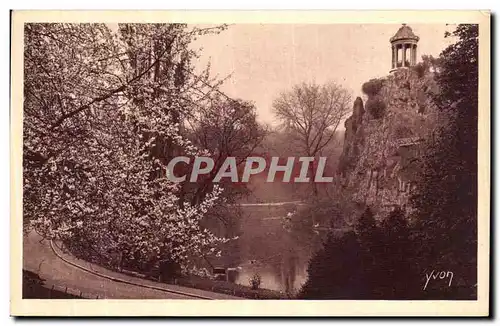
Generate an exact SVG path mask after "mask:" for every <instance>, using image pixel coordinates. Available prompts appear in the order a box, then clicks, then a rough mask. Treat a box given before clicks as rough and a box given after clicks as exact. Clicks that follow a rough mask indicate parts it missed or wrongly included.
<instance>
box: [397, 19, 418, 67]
mask: <svg viewBox="0 0 500 326" xmlns="http://www.w3.org/2000/svg"><path fill="white" fill-rule="evenodd" d="M419 39H420V38H419V37H418V36H417V35H415V34H414V33H413V31H412V30H411V27H410V26H408V25H406V24H403V26H401V27H400V28H399V30H398V31H397V32H396V34H395V35H394V36H393V37H391V39H390V41H391V46H392V69H391V72H393V71H395V70H396V69H398V68H405V67H411V66H413V65H415V64H416V63H417V43H418V40H419Z"/></svg>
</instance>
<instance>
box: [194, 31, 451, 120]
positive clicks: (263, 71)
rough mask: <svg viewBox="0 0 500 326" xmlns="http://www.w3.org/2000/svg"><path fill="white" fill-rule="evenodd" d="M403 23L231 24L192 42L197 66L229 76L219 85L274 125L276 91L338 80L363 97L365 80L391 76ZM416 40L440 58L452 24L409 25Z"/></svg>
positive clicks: (425, 51)
mask: <svg viewBox="0 0 500 326" xmlns="http://www.w3.org/2000/svg"><path fill="white" fill-rule="evenodd" d="M400 26H401V25H392V24H391V25H389V24H364V25H350V24H349V25H347V24H335V25H333V24H332V25H315V24H309V25H288V24H287V25H284V24H281V25H280V24H272V25H271V24H266V25H257V24H254V25H249V24H248V25H247V24H238V25H231V26H229V28H228V29H227V30H226V31H224V32H222V33H221V34H219V35H207V36H203V37H201V38H200V39H199V40H198V41H196V43H195V46H196V47H202V48H203V51H202V55H201V58H200V60H199V62H198V63H197V66H198V67H199V68H200V69H201V68H203V67H205V66H206V64H207V63H208V61H210V62H211V72H212V74H218V75H219V77H225V76H227V75H229V74H231V75H232V77H231V78H230V79H229V80H228V81H227V82H226V83H225V85H223V86H222V90H223V91H224V92H225V93H226V94H228V95H229V96H231V97H234V98H242V99H245V100H250V101H253V102H254V103H255V105H256V106H257V112H258V115H259V120H260V121H262V122H269V123H273V124H274V123H275V120H274V117H273V115H272V112H271V107H272V102H273V99H274V98H275V97H276V96H277V94H279V92H280V91H283V90H287V89H290V88H291V86H293V85H294V84H297V83H301V82H311V81H315V82H317V83H323V82H326V81H329V80H333V81H336V82H337V83H340V84H342V85H343V86H344V87H346V88H347V89H349V90H350V91H351V92H352V95H353V100H354V99H355V98H356V96H361V95H362V94H361V85H362V84H363V83H364V82H366V81H367V80H369V79H371V78H375V77H381V76H385V75H388V74H389V70H390V68H391V46H390V43H389V38H390V37H391V36H393V35H394V34H395V33H396V31H397V30H398V29H399V27H400ZM409 26H410V27H411V28H412V29H413V32H414V33H415V34H416V35H418V36H419V37H420V41H419V42H418V47H417V52H418V53H417V57H418V58H419V60H420V58H421V56H422V55H423V54H430V55H433V56H438V55H439V53H440V52H441V51H442V50H443V49H444V48H445V47H446V46H447V45H448V44H450V42H451V40H450V39H449V38H448V39H445V38H444V33H445V31H447V30H448V31H452V30H454V28H455V26H453V25H451V26H446V25H432V24H409Z"/></svg>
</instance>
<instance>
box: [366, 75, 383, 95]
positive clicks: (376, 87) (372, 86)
mask: <svg viewBox="0 0 500 326" xmlns="http://www.w3.org/2000/svg"><path fill="white" fill-rule="evenodd" d="M382 86H384V80H383V79H377V78H374V79H370V80H369V81H367V82H366V83H364V84H363V86H362V87H361V89H362V91H363V93H365V94H366V95H368V96H375V95H377V94H378V93H380V90H381V89H382Z"/></svg>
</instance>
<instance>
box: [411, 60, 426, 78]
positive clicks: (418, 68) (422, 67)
mask: <svg viewBox="0 0 500 326" xmlns="http://www.w3.org/2000/svg"><path fill="white" fill-rule="evenodd" d="M428 69H429V67H428V66H427V65H426V64H425V63H423V62H419V63H417V64H416V65H415V66H413V70H414V71H415V72H416V73H417V76H418V78H422V77H424V75H425V72H426V71H427V70H428Z"/></svg>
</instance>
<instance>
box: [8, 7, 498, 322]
mask: <svg viewBox="0 0 500 326" xmlns="http://www.w3.org/2000/svg"><path fill="white" fill-rule="evenodd" d="M11 54H12V70H11V73H12V74H11V86H12V88H11V89H12V102H11V108H10V112H11V194H12V197H11V204H12V205H11V263H10V266H11V284H12V285H11V314H12V315H14V316H488V315H489V290H490V284H489V277H490V275H489V269H490V266H489V260H490V257H489V252H490V249H489V244H490V224H489V218H490V215H489V212H490V190H489V187H490V79H489V78H490V13H489V12H488V11H378V12H369V11H359V12H348V11H342V12H334V11H324V12H321V11H314V12H312V11H311V12H309V11H302V12H301V11H286V12H285V11H284V12H279V11H272V12H271V11H269V12H265V11H261V12H256V11H255V12H245V11H241V12H231V11H185V12H178V11H150V12H140V11H14V12H13V13H12V42H11ZM193 300H195V301H193ZM236 300H238V301H236Z"/></svg>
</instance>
